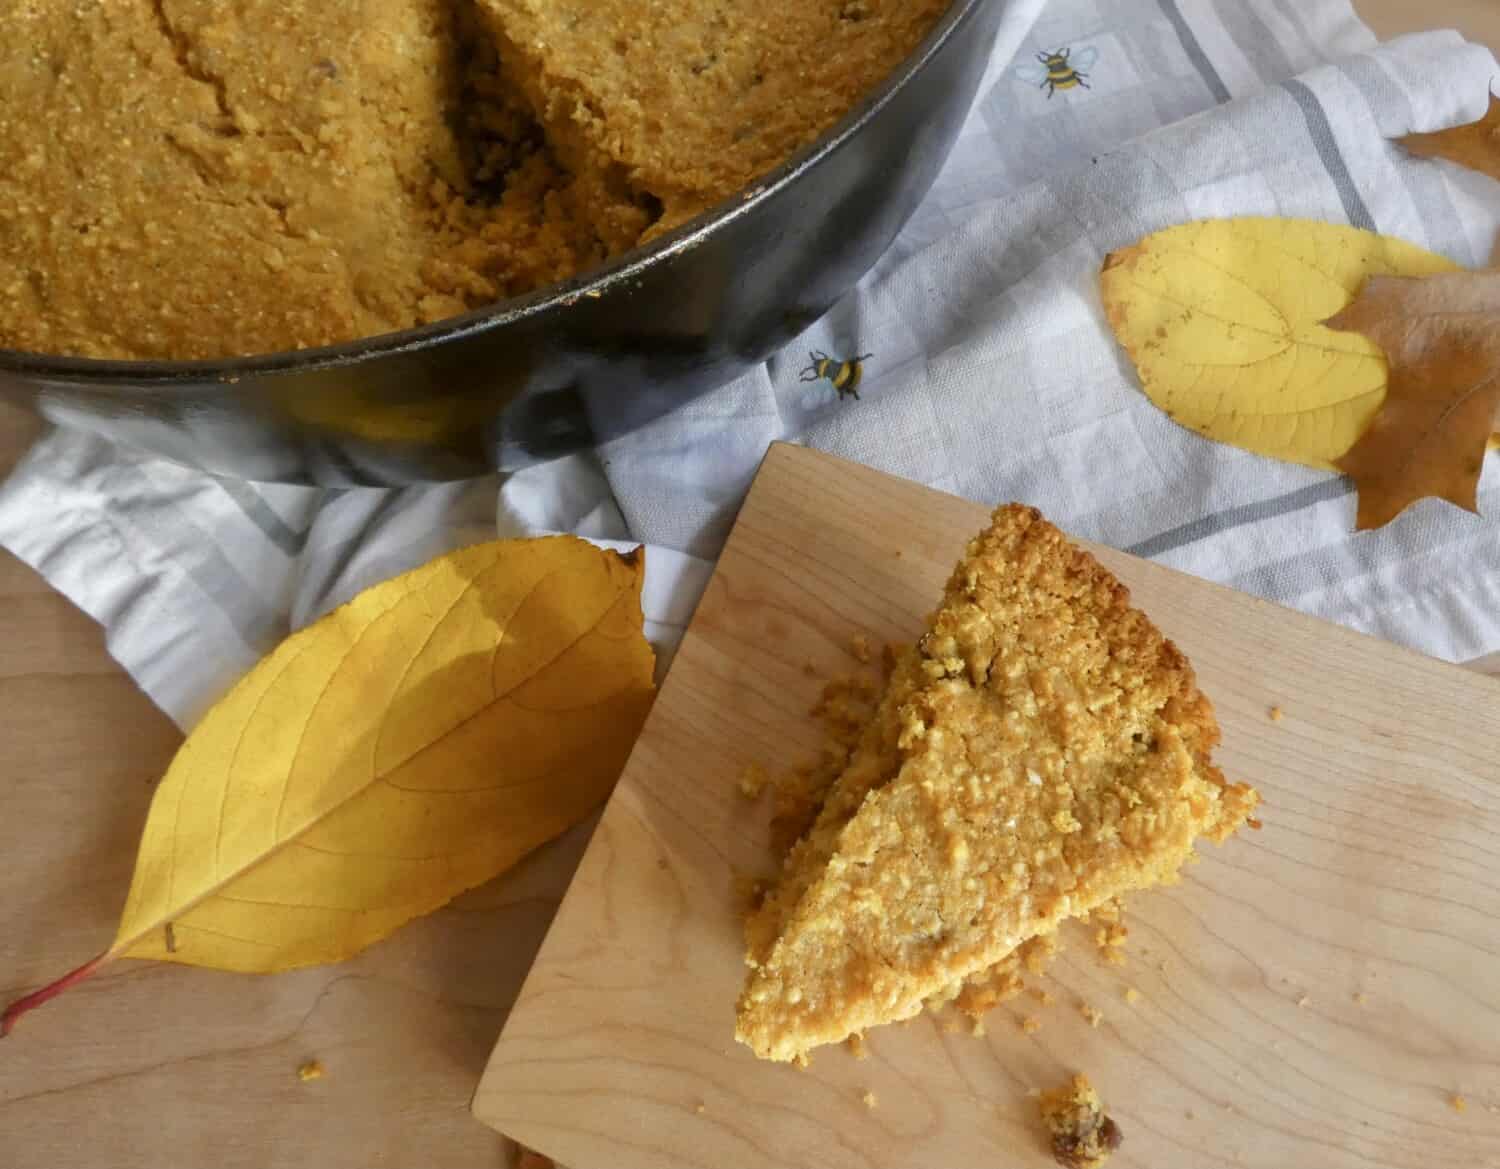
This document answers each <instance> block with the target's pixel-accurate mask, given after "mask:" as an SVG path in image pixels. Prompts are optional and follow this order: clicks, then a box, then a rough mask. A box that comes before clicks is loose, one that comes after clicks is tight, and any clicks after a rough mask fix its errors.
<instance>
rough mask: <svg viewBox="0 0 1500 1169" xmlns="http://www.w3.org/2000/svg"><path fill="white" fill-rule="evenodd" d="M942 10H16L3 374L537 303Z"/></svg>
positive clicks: (468, 3) (10, 15)
mask: <svg viewBox="0 0 1500 1169" xmlns="http://www.w3.org/2000/svg"><path fill="white" fill-rule="evenodd" d="M947 4H948V0H916V2H912V0H771V2H770V3H769V4H766V3H762V4H754V5H746V4H739V3H730V2H729V0H672V2H670V3H668V2H666V0H653V2H652V3H649V4H641V3H637V2H635V0H631V2H630V3H624V2H619V3H615V2H612V0H590V2H587V3H586V2H584V0H547V2H546V3H545V4H531V5H528V4H525V3H520V2H512V0H341V2H339V3H328V4H319V3H312V2H309V0H239V2H237V3H235V4H225V3H222V2H221V0H16V2H15V3H12V4H10V5H8V6H7V8H6V12H5V16H6V27H5V31H6V36H5V40H4V42H3V43H0V347H3V348H12V349H24V350H32V351H36V352H43V353H62V354H71V355H77V356H84V357H120V358H134V359H193V358H218V357H225V356H233V355H239V354H253V353H272V352H277V351H281V350H289V349H300V348H306V347H309V346H316V345H328V344H334V343H337V342H341V341H349V340H353V339H356V338H359V337H365V336H369V335H372V334H377V333H384V332H388V331H391V330H395V329H402V328H407V327H411V326H414V325H420V324H426V323H428V322H432V321H437V320H441V319H443V318H446V317H450V316H453V315H454V314H457V313H461V312H464V311H466V310H468V309H473V308H479V307H481V306H484V305H487V304H491V303H493V302H495V301H497V300H500V299H502V298H504V297H507V296H514V295H518V294H521V293H524V292H529V291H531V290H533V289H535V288H538V287H541V286H543V285H546V284H550V283H552V282H554V281H557V280H561V279H564V278H566V277H569V276H572V275H573V274H575V273H577V272H579V271H581V270H584V269H588V268H590V267H593V266H594V265H596V264H599V263H602V262H604V261H605V260H607V259H610V258H613V257H615V256H617V255H619V254H620V253H622V252H624V251H626V250H628V249H629V248H631V247H634V246H635V245H636V244H637V243H639V242H640V241H641V240H642V238H643V237H646V236H648V235H649V234H650V233H652V232H655V231H661V230H664V229H665V228H667V227H670V226H671V225H672V224H673V223H675V222H677V221H678V219H680V218H685V217H686V215H688V214H691V213H693V212H694V211H696V210H700V209H702V208H704V207H706V206H708V205H709V204H711V203H714V202H718V201H720V200H721V199H723V198H726V197H727V196H729V195H730V194H732V193H733V190H734V189H736V187H737V186H739V185H742V184H743V183H744V182H747V181H748V180H749V179H750V178H752V177H753V176H754V175H755V174H758V173H760V172H761V171H764V170H765V169H767V168H769V167H771V166H774V165H775V164H776V163H777V162H780V161H781V159H782V158H783V157H784V156H785V155H786V153H788V152H789V151H791V150H793V149H795V148H796V147H797V146H800V145H801V144H803V143H804V142H806V141H810V140H811V139H812V138H813V137H815V136H816V135H817V134H818V133H820V132H821V131H822V130H823V129H824V128H826V126H827V125H828V124H829V123H830V122H832V121H833V120H834V119H835V118H837V117H838V116H839V115H841V114H842V113H844V112H845V111H846V110H847V109H848V108H849V106H850V105H852V104H853V102H854V101H855V100H856V99H857V98H858V97H859V96H860V95H861V94H862V93H864V92H865V91H866V90H867V89H868V88H869V87H870V86H872V85H873V84H874V83H875V82H876V81H878V80H879V79H880V78H881V77H882V76H884V75H885V74H886V73H888V72H889V71H890V70H891V69H892V68H894V67H895V65H896V64H898V63H899V61H900V60H901V59H902V58H903V57H904V56H906V55H908V54H909V53H910V51H911V49H912V48H913V47H914V46H915V45H916V43H917V40H918V39H920V37H921V35H922V34H923V33H925V32H926V30H927V28H928V27H929V26H930V25H931V23H932V21H933V20H935V19H936V17H937V15H938V14H939V13H940V12H941V11H942V10H943V9H944V8H946V7H947ZM783 18H784V22H783ZM802 38H807V39H805V40H803V39H802ZM619 46H623V48H620V47H619ZM617 50H618V51H617ZM570 87H573V88H570ZM575 89H576V90H577V95H576V97H575V96H574V90H575ZM616 156H618V158H617V157H616ZM664 205H670V209H671V214H670V215H668V216H666V217H664V216H663V206H664ZM674 217H675V218H674Z"/></svg>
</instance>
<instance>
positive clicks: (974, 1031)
mask: <svg viewBox="0 0 1500 1169" xmlns="http://www.w3.org/2000/svg"><path fill="white" fill-rule="evenodd" d="M969 1034H970V1035H972V1036H974V1038H975V1039H983V1038H984V1036H985V1026H984V1020H983V1019H970V1020H969Z"/></svg>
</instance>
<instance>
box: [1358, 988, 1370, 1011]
mask: <svg viewBox="0 0 1500 1169" xmlns="http://www.w3.org/2000/svg"><path fill="white" fill-rule="evenodd" d="M1369 1001H1370V1000H1369V997H1368V996H1367V995H1366V994H1365V993H1364V991H1357V992H1355V995H1354V1005H1355V1006H1356V1007H1362V1006H1364V1005H1365V1004H1366V1003H1368V1002H1369Z"/></svg>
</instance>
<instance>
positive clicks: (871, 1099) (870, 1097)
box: [860, 1088, 880, 1112]
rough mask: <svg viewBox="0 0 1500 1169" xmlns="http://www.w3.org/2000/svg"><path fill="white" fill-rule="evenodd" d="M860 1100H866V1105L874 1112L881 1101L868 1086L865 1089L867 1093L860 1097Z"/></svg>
mask: <svg viewBox="0 0 1500 1169" xmlns="http://www.w3.org/2000/svg"><path fill="white" fill-rule="evenodd" d="M860 1100H862V1101H863V1102H864V1106H865V1107H866V1108H868V1109H869V1110H870V1111H871V1112H874V1111H875V1106H876V1105H877V1104H879V1103H880V1099H879V1097H877V1096H876V1095H875V1093H874V1092H872V1091H870V1090H869V1089H868V1088H866V1089H865V1093H864V1095H863V1096H861V1097H860Z"/></svg>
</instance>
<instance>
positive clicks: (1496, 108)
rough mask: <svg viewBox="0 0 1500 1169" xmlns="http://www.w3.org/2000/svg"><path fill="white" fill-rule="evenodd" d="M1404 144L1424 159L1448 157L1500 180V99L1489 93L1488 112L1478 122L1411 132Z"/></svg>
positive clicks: (1451, 160)
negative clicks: (1428, 132)
mask: <svg viewBox="0 0 1500 1169" xmlns="http://www.w3.org/2000/svg"><path fill="white" fill-rule="evenodd" d="M1401 145H1402V146H1404V147H1406V149H1407V150H1409V151H1411V152H1412V153H1413V154H1415V155H1419V156H1420V157H1422V158H1446V159H1448V160H1449V161H1450V162H1456V163H1458V164H1459V165H1460V166H1466V167H1468V168H1469V169H1470V170H1477V171H1478V172H1479V173H1480V174H1485V175H1489V176H1490V178H1492V179H1500V98H1497V97H1495V96H1494V95H1493V94H1491V95H1490V108H1489V111H1488V112H1487V113H1486V114H1485V115H1484V117H1482V118H1480V119H1479V121H1477V122H1470V123H1469V124H1468V125H1466V126H1454V127H1453V128H1452V129H1451V130H1439V131H1437V132H1436V133H1435V134H1408V135H1407V136H1406V137H1405V138H1402V139H1401Z"/></svg>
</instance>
